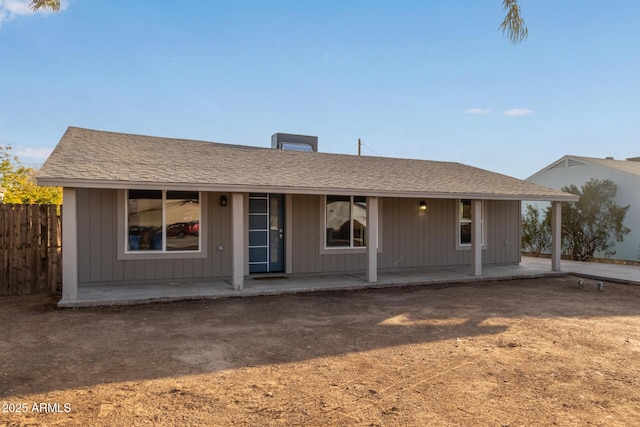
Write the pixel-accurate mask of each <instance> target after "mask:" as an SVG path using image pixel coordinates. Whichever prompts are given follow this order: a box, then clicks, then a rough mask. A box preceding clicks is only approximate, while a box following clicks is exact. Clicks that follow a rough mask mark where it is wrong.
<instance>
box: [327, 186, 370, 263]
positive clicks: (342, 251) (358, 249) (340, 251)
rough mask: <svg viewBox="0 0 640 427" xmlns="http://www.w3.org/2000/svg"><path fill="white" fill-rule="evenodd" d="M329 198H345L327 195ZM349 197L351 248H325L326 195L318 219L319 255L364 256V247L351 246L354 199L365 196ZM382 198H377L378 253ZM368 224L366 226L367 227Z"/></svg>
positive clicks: (351, 241)
mask: <svg viewBox="0 0 640 427" xmlns="http://www.w3.org/2000/svg"><path fill="white" fill-rule="evenodd" d="M329 196H346V195H342V194H329ZM347 197H350V203H351V209H350V222H351V227H350V231H349V233H350V245H351V246H333V247H332V246H329V247H328V246H327V195H324V196H322V203H320V209H321V214H320V218H322V221H320V254H321V255H339V254H359V253H362V254H366V253H367V247H366V246H353V203H354V197H366V196H359V195H355V196H347ZM380 218H382V198H378V248H377V249H378V253H381V252H382V221H381V220H380ZM368 226H369V224H367V227H368Z"/></svg>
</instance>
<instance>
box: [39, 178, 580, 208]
mask: <svg viewBox="0 0 640 427" xmlns="http://www.w3.org/2000/svg"><path fill="white" fill-rule="evenodd" d="M37 183H38V185H42V186H54V187H67V188H101V189H120V190H126V189H134V188H135V189H140V190H160V189H161V190H176V191H179V190H185V189H189V190H191V191H216V192H228V193H232V192H241V193H283V194H316V195H344V194H356V193H357V194H358V195H361V196H377V197H401V198H425V199H483V200H530V201H551V202H552V201H561V202H571V201H577V200H578V196H575V195H571V194H569V193H564V194H519V193H514V194H504V193H473V192H423V191H398V190H379V189H358V188H320V187H318V188H313V187H288V186H268V185H232V184H204V183H190V182H173V183H166V182H144V181H105V180H77V179H68V178H48V177H38V178H37Z"/></svg>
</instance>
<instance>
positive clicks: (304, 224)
mask: <svg viewBox="0 0 640 427" xmlns="http://www.w3.org/2000/svg"><path fill="white" fill-rule="evenodd" d="M419 201H420V200H418V199H405V198H384V199H382V215H381V218H380V224H381V240H382V252H381V253H379V255H378V267H379V268H380V269H395V268H414V267H428V266H446V265H466V264H469V263H470V258H469V256H470V251H468V250H456V242H455V229H456V227H457V222H456V201H455V200H446V199H429V200H427V205H428V209H427V211H426V212H420V211H419V209H418V204H419ZM485 203H486V207H485V215H486V218H485V221H486V222H487V225H486V231H487V235H486V236H485V239H486V243H487V249H486V250H483V254H482V255H483V263H484V264H515V263H518V262H519V261H520V231H519V230H520V225H519V224H520V202H518V201H492V200H489V201H486V202H485ZM321 206H322V196H314V195H294V196H293V215H292V217H293V218H292V221H293V224H292V232H293V236H290V238H292V239H293V254H292V255H293V256H292V261H293V266H292V272H293V273H330V272H345V271H359V270H364V269H365V267H366V263H365V262H366V260H365V254H353V255H331V254H329V255H327V254H320V249H319V248H320V244H321V242H320V239H321V238H322V235H321V233H320V224H321V221H323V217H322V209H321Z"/></svg>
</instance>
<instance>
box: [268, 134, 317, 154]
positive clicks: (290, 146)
mask: <svg viewBox="0 0 640 427" xmlns="http://www.w3.org/2000/svg"><path fill="white" fill-rule="evenodd" d="M271 148H275V149H277V150H288V151H308V152H311V151H318V137H317V136H310V135H294V134H291V133H280V132H278V133H274V134H273V135H272V136H271Z"/></svg>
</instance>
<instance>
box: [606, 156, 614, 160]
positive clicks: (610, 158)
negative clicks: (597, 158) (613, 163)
mask: <svg viewBox="0 0 640 427" xmlns="http://www.w3.org/2000/svg"><path fill="white" fill-rule="evenodd" d="M604 159H605V160H615V159H614V158H613V157H605V158H604Z"/></svg>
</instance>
